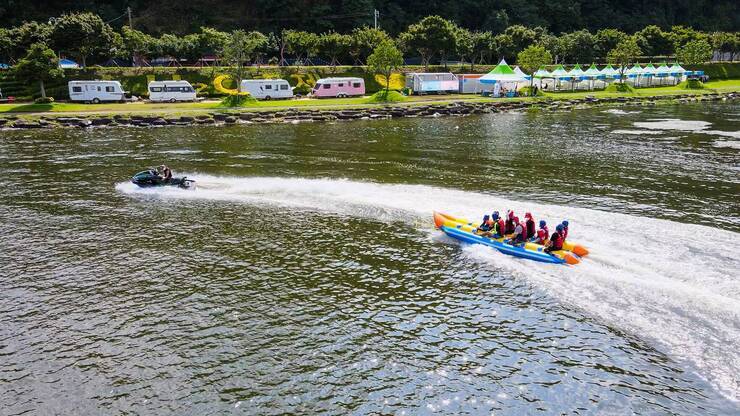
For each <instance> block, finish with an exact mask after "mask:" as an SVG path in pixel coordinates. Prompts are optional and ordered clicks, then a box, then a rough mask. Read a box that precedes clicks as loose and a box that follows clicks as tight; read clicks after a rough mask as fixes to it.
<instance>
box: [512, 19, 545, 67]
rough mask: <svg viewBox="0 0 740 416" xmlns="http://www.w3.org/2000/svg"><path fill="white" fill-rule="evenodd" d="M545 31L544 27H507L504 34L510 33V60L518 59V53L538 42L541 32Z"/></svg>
mask: <svg viewBox="0 0 740 416" xmlns="http://www.w3.org/2000/svg"><path fill="white" fill-rule="evenodd" d="M543 33H545V31H544V30H543V29H542V28H538V30H535V29H530V28H528V27H524V26H522V25H513V26H509V27H507V28H506V30H505V31H504V35H508V38H507V41H510V42H509V44H508V45H507V51H506V52H507V53H506V56H508V57H509V59H510V60H514V59H516V56H517V54H519V52H521V51H523V50H524V49H525V48H526V47H527V46H529V45H532V44H535V43H537V42H538V41H539V40H540V36H541V34H543Z"/></svg>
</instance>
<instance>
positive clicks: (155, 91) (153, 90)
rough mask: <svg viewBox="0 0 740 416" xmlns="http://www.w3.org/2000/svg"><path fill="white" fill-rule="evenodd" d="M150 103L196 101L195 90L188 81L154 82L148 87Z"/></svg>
mask: <svg viewBox="0 0 740 416" xmlns="http://www.w3.org/2000/svg"><path fill="white" fill-rule="evenodd" d="M147 90H148V91H149V100H150V101H158V102H162V101H169V102H171V103H174V102H176V101H195V100H196V98H197V96H196V93H195V88H193V86H192V85H190V83H189V82H187V81H152V82H150V83H149V85H148V86H147Z"/></svg>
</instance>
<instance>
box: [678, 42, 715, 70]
mask: <svg viewBox="0 0 740 416" xmlns="http://www.w3.org/2000/svg"><path fill="white" fill-rule="evenodd" d="M712 53H713V49H712V45H710V44H709V42H707V41H706V40H704V39H699V40H692V41H690V42H689V43H687V44H685V45H683V46H682V47H681V49H679V50H677V51H676V57H677V58H678V61H679V62H681V63H682V64H687V65H699V64H703V63H704V62H707V61H709V60H710V59H712Z"/></svg>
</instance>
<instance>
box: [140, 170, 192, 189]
mask: <svg viewBox="0 0 740 416" xmlns="http://www.w3.org/2000/svg"><path fill="white" fill-rule="evenodd" d="M131 182H132V183H134V184H136V185H138V186H140V187H142V188H153V187H157V186H176V187H178V188H182V189H192V188H195V181H194V180H192V179H188V178H187V177H185V176H183V177H181V178H175V177H172V178H170V179H169V180H165V179H164V178H163V177H162V176H160V175H159V173H157V170H156V169H148V170H143V171H141V172H139V173H137V174H136V175H134V176H132V177H131Z"/></svg>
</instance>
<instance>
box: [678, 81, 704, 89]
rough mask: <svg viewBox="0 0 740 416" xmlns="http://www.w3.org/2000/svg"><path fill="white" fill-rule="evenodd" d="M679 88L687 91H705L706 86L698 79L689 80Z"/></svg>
mask: <svg viewBox="0 0 740 416" xmlns="http://www.w3.org/2000/svg"><path fill="white" fill-rule="evenodd" d="M678 86H679V88H683V89H685V90H702V89H704V84H703V83H702V82H701V81H699V80H698V79H688V80H686V81H684V82H682V83H680V84H678Z"/></svg>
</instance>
